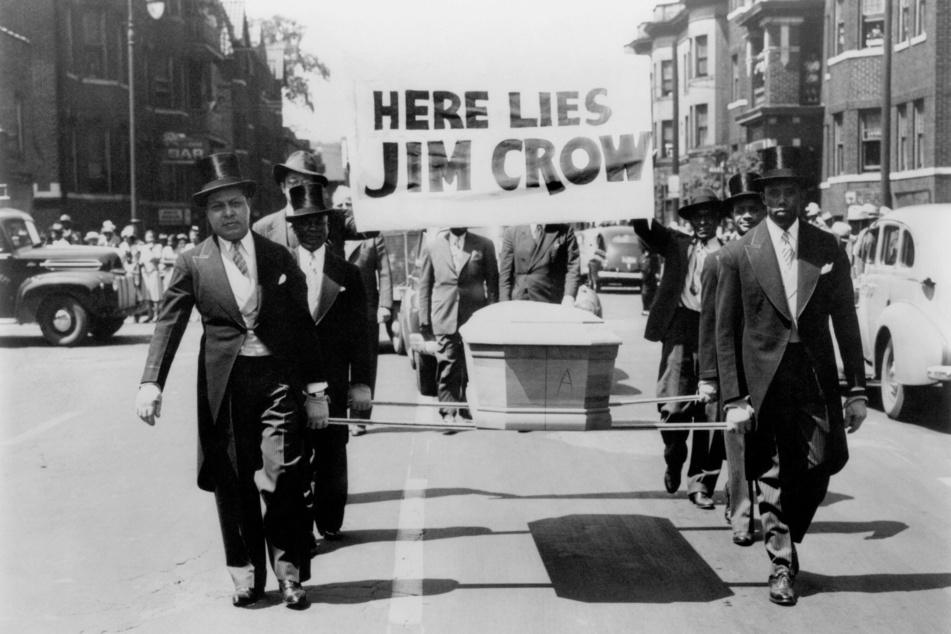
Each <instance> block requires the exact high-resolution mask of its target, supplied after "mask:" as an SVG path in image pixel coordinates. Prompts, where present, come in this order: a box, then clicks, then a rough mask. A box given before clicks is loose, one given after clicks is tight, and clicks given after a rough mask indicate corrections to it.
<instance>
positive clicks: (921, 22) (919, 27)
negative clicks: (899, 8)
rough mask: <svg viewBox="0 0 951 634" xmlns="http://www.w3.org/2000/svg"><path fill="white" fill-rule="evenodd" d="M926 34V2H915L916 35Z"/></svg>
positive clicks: (919, 0) (921, 0)
mask: <svg viewBox="0 0 951 634" xmlns="http://www.w3.org/2000/svg"><path fill="white" fill-rule="evenodd" d="M924 33H925V0H915V35H924Z"/></svg>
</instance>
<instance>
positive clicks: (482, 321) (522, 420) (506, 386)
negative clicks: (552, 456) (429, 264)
mask: <svg viewBox="0 0 951 634" xmlns="http://www.w3.org/2000/svg"><path fill="white" fill-rule="evenodd" d="M460 334H461V335H462V340H463V343H464V344H465V354H466V364H467V368H468V372H469V386H468V388H467V390H466V400H467V402H468V403H469V408H470V410H471V411H472V415H473V418H474V419H475V422H476V425H477V426H478V427H483V428H490V429H517V430H575V431H583V430H588V429H608V428H610V427H611V412H610V410H609V409H608V399H609V396H610V392H611V385H612V383H613V375H614V360H615V359H616V358H617V352H618V346H620V345H621V339H620V338H619V337H618V336H617V335H616V334H614V332H612V331H611V330H610V329H609V328H608V327H607V325H606V324H605V323H604V320H602V319H601V318H599V317H596V316H594V315H593V314H591V313H589V312H587V311H584V310H580V309H577V308H569V307H565V306H561V305H558V304H543V303H540V302H526V301H515V302H502V303H499V304H493V305H491V306H487V307H486V308H483V309H481V310H479V311H477V312H476V313H475V314H474V315H473V316H472V318H471V319H470V320H469V321H468V322H467V323H466V324H465V325H464V326H463V327H462V328H460Z"/></svg>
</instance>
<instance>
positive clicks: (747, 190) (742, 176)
mask: <svg viewBox="0 0 951 634" xmlns="http://www.w3.org/2000/svg"><path fill="white" fill-rule="evenodd" d="M758 178H759V174H757V173H756V172H740V173H739V174H734V175H733V176H731V177H730V180H729V182H728V183H727V185H726V188H727V191H728V192H729V194H730V195H729V196H727V197H726V198H724V199H723V203H724V205H726V206H727V207H729V206H730V205H729V203H731V202H732V201H735V200H740V199H743V198H757V199H759V198H760V190H759V188H758V187H757V186H756V185H754V184H753V183H754V181H755V180H756V179H758Z"/></svg>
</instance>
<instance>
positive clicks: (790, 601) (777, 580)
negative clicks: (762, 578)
mask: <svg viewBox="0 0 951 634" xmlns="http://www.w3.org/2000/svg"><path fill="white" fill-rule="evenodd" d="M793 578H794V577H793V576H792V574H790V572H789V571H788V570H786V569H785V568H783V569H781V570H780V571H779V572H777V573H776V574H775V575H770V576H769V600H770V601H772V602H773V603H775V604H776V605H796V601H797V600H798V599H799V597H798V596H797V595H796V589H795V588H794V587H793Z"/></svg>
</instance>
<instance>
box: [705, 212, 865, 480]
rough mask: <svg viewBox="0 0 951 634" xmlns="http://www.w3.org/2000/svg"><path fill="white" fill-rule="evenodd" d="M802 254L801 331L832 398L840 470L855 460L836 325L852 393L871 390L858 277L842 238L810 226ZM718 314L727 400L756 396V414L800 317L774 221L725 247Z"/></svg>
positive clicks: (803, 234) (802, 229) (835, 464)
mask: <svg viewBox="0 0 951 634" xmlns="http://www.w3.org/2000/svg"><path fill="white" fill-rule="evenodd" d="M797 255H798V266H799V281H798V289H797V290H798V295H797V297H798V305H797V307H796V312H797V313H798V314H797V326H798V331H799V337H800V339H801V341H802V344H803V345H804V346H805V348H806V350H807V353H808V357H809V360H810V362H811V365H812V371H813V372H815V376H816V379H817V381H818V384H819V387H820V388H821V390H822V393H823V396H824V398H825V402H826V410H827V414H828V420H829V427H830V431H829V433H830V443H829V449H828V450H829V452H831V455H829V456H827V459H826V462H827V463H828V465H829V468H830V472H831V473H835V472H837V471H838V470H840V469H841V468H842V467H843V466H844V465H845V462H846V461H847V460H848V448H847V446H846V442H845V428H844V421H843V415H842V401H841V394H840V390H839V373H838V369H837V367H836V361H835V351H834V349H833V345H832V334H831V332H830V330H829V322H830V320H831V322H832V326H833V328H834V330H835V338H836V342H837V343H838V347H839V352H840V354H841V356H842V361H843V364H844V368H845V378H846V382H847V383H848V385H849V387H850V388H852V387H863V388H864V387H865V363H864V360H863V358H862V344H861V340H860V337H859V325H858V318H857V317H856V314H855V303H854V297H853V290H852V279H851V276H850V273H849V262H848V259H847V258H846V256H845V253H844V252H843V251H842V249H841V248H839V246H838V242H837V240H836V238H835V236H833V235H832V234H831V233H829V232H826V231H823V230H821V229H818V228H816V227H814V226H812V225H809V224H807V223H805V222H802V221H800V222H799V245H798V254H797ZM716 312H717V317H716V342H717V343H716V358H717V366H718V370H719V376H720V393H721V396H722V398H723V402H724V403H727V404H729V403H730V402H733V401H737V400H739V399H742V398H745V397H748V398H749V400H750V403H751V405H752V406H753V409H754V411H756V412H759V411H762V409H763V404H764V401H765V399H766V396H767V392H768V391H769V388H770V386H771V384H772V382H773V377H774V376H775V374H776V370H777V368H778V367H779V364H780V361H782V359H783V355H784V354H785V351H786V346H787V345H788V343H789V338H790V335H791V332H792V315H791V314H790V311H789V306H788V303H787V301H786V293H785V289H784V287H783V279H782V273H781V271H780V268H779V262H778V260H777V258H776V251H775V249H774V248H773V242H772V240H771V239H770V236H769V229H768V228H767V221H763V222H761V223H760V224H758V225H757V226H756V227H754V228H753V229H752V230H750V231H749V232H748V233H747V234H746V235H745V236H743V237H742V238H740V239H739V240H736V241H734V242H731V243H730V244H728V245H727V246H726V247H724V248H723V249H721V250H720V257H719V267H718V273H717V292H716ZM807 370H808V369H807ZM747 464H749V461H748V462H747Z"/></svg>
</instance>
